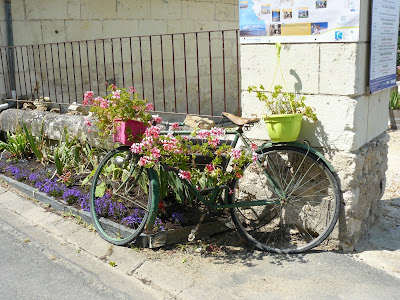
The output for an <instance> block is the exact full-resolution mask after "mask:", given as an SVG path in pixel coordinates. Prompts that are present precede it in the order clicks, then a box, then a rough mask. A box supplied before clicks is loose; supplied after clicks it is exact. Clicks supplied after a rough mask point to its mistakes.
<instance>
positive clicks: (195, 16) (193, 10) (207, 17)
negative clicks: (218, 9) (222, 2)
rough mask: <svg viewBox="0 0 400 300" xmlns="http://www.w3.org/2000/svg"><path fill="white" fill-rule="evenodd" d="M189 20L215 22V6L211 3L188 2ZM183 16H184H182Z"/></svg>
mask: <svg viewBox="0 0 400 300" xmlns="http://www.w3.org/2000/svg"><path fill="white" fill-rule="evenodd" d="M187 9H188V19H189V20H201V21H214V20H215V5H214V3H210V2H188V4H187ZM182 16H183V14H182Z"/></svg>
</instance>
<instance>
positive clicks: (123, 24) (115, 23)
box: [103, 20, 139, 38]
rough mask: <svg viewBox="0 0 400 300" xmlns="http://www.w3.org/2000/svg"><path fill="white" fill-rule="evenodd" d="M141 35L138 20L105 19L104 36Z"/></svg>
mask: <svg viewBox="0 0 400 300" xmlns="http://www.w3.org/2000/svg"><path fill="white" fill-rule="evenodd" d="M137 35H139V21H138V20H104V21H103V38H112V37H124V36H126V37H128V36H129V37H130V36H137Z"/></svg>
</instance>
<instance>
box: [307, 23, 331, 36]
mask: <svg viewBox="0 0 400 300" xmlns="http://www.w3.org/2000/svg"><path fill="white" fill-rule="evenodd" d="M326 31H328V22H320V23H311V34H312V35H316V34H323V33H325V32H326Z"/></svg>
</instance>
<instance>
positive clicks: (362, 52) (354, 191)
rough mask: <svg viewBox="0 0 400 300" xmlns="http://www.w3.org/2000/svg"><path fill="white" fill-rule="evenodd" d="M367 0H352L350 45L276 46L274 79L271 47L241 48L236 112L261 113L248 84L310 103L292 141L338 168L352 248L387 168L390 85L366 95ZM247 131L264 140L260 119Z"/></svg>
mask: <svg viewBox="0 0 400 300" xmlns="http://www.w3.org/2000/svg"><path fill="white" fill-rule="evenodd" d="M369 28H370V2H369V1H366V0H361V1H360V37H359V41H357V42H351V43H339V42H338V43H307V44H304V43H296V44H290V43H287V44H284V45H282V50H281V55H280V56H281V66H282V72H283V76H284V80H282V78H281V76H280V74H279V70H278V75H277V76H276V78H274V74H275V67H276V63H277V56H276V49H275V45H273V44H255V45H252V44H244V45H241V66H242V98H241V101H242V111H243V115H244V116H260V115H262V114H266V113H267V111H265V110H264V107H263V104H262V103H261V102H260V101H258V99H257V98H256V94H255V93H254V92H253V93H248V92H247V91H246V89H247V87H248V86H249V85H259V84H263V85H264V87H265V89H266V91H267V92H269V91H270V90H271V89H272V88H273V85H277V84H280V85H282V86H283V87H284V90H288V91H291V92H296V93H301V94H303V95H305V96H306V99H307V100H306V103H307V104H308V105H310V106H312V107H315V108H316V113H317V116H318V119H319V120H318V122H316V123H309V122H306V121H303V124H302V128H301V132H300V136H299V140H307V141H309V143H310V144H311V146H312V147H315V148H319V149H320V150H321V152H323V153H325V155H326V156H327V158H328V160H329V161H330V162H331V163H332V164H333V166H334V167H335V169H336V170H337V171H338V174H339V178H340V180H341V185H342V187H341V188H342V191H343V197H344V202H345V205H344V209H343V211H342V213H341V221H340V228H339V229H340V230H339V237H340V240H341V245H342V247H343V248H344V249H346V250H352V249H353V248H354V246H355V244H356V243H357V241H358V240H359V238H360V237H361V235H362V234H364V233H365V232H366V230H367V229H368V227H369V226H370V225H371V223H372V222H373V220H374V218H375V217H376V213H377V207H378V203H379V200H380V198H381V195H382V193H381V191H382V189H383V186H384V184H385V171H386V169H387V141H388V138H387V135H386V134H385V133H384V132H385V131H386V129H387V124H388V113H389V111H388V103H389V94H390V90H389V89H387V90H383V91H380V92H377V93H374V94H372V95H371V94H370V91H369V88H368V84H369V82H368V78H369V77H368V75H369V73H368V72H369V47H370V45H369V36H368V32H369ZM249 136H251V137H253V138H257V139H267V138H268V135H267V133H266V130H265V125H264V124H261V123H259V124H257V126H254V128H253V129H252V131H251V132H250V133H249Z"/></svg>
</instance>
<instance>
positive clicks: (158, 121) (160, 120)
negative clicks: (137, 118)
mask: <svg viewBox="0 0 400 300" xmlns="http://www.w3.org/2000/svg"><path fill="white" fill-rule="evenodd" d="M152 117H153V122H154V123H156V124H159V123H161V122H162V119H161V117H160V116H158V115H154V116H152Z"/></svg>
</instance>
